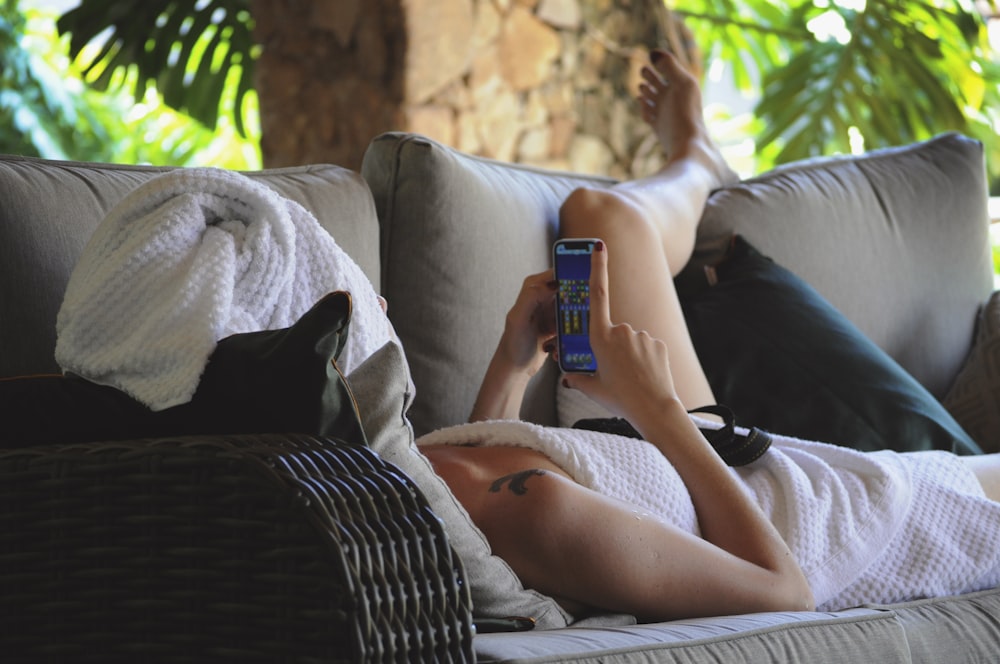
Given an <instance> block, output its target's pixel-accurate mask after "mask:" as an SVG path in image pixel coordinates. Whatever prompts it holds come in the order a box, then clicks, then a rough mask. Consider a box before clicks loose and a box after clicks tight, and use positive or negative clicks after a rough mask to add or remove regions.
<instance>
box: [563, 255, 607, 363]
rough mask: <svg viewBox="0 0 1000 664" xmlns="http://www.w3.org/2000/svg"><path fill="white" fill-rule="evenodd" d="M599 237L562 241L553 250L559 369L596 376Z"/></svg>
mask: <svg viewBox="0 0 1000 664" xmlns="http://www.w3.org/2000/svg"><path fill="white" fill-rule="evenodd" d="M596 242H597V239H596V238H587V239H573V240H558V241H557V242H556V243H555V245H553V247H552V264H553V265H554V266H555V271H556V281H557V282H558V283H559V287H558V292H557V294H556V334H557V336H558V342H559V368H560V369H562V370H563V371H565V372H574V371H576V372H582V373H594V372H595V371H597V359H596V358H595V357H594V351H593V350H592V349H591V348H590V255H591V254H592V253H593V252H594V244H595V243H596Z"/></svg>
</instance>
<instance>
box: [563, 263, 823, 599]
mask: <svg viewBox="0 0 1000 664" xmlns="http://www.w3.org/2000/svg"><path fill="white" fill-rule="evenodd" d="M607 278H608V277H607V250H606V248H604V247H603V246H602V247H601V250H600V251H595V252H594V256H593V259H592V276H591V287H590V304H591V318H590V320H591V327H590V337H591V346H592V347H593V349H594V353H595V355H596V356H597V362H598V370H597V373H596V374H595V375H593V376H585V375H568V376H566V377H565V382H566V384H567V385H568V386H569V387H573V388H576V389H580V390H581V391H583V392H585V393H586V394H588V395H589V396H590V397H591V398H593V399H595V400H596V401H598V402H599V403H602V404H603V405H604V406H606V407H607V408H609V409H611V410H612V411H613V412H616V413H618V414H619V415H621V416H623V417H625V418H626V419H627V420H629V422H631V424H632V425H633V426H634V427H635V428H636V429H637V430H638V431H639V432H640V433H642V435H643V437H644V438H645V439H646V440H648V441H649V442H651V443H652V444H653V445H655V446H656V447H657V448H658V449H659V450H660V451H661V452H662V453H663V455H664V456H666V457H667V459H669V460H670V462H671V464H673V466H674V467H675V468H676V469H677V472H678V473H679V474H680V476H681V478H682V479H683V480H684V482H685V485H686V486H687V488H688V491H689V493H690V495H691V499H692V501H693V503H694V507H695V511H696V513H697V515H698V521H699V526H700V529H701V535H702V537H703V538H704V539H705V540H706V541H707V542H708V543H710V544H712V545H714V546H715V547H718V549H721V551H722V552H724V553H725V554H728V556H732V557H734V558H735V560H734V561H732V564H727V565H722V567H725V570H723V569H719V570H717V571H718V572H719V573H722V572H723V571H725V572H726V573H727V574H737V575H738V576H737V578H734V579H732V581H733V582H734V583H736V582H737V579H738V580H739V584H742V588H741V590H740V592H741V593H744V594H746V593H749V594H750V595H751V596H753V597H757V598H759V599H760V601H761V606H769V605H772V603H773V602H774V601H777V603H778V604H781V605H784V606H787V607H789V608H791V607H797V608H800V609H805V608H809V607H810V606H811V604H812V601H813V600H812V594H811V591H810V589H809V586H808V583H807V581H806V579H805V577H804V575H803V574H802V571H801V569H800V568H799V566H798V563H797V562H796V561H795V560H794V558H793V557H792V555H791V552H790V551H789V549H788V547H787V546H786V544H785V542H784V541H783V540H782V539H781V536H780V535H779V534H778V532H777V531H776V530H775V528H774V527H773V525H772V524H771V523H770V522H769V521H768V520H767V518H766V517H765V516H764V514H763V512H762V511H761V510H760V508H759V507H758V506H757V505H756V504H754V503H753V502H752V501H751V500H750V497H749V496H748V494H747V493H746V491H745V490H744V488H743V486H742V485H741V484H740V483H739V482H738V481H737V479H736V478H735V477H734V476H733V474H732V473H731V472H730V470H729V468H728V467H727V466H726V465H725V464H724V463H723V462H722V460H721V459H720V458H719V456H718V455H717V454H716V452H715V450H714V449H713V448H712V446H711V445H710V444H709V443H708V441H707V440H705V438H704V436H702V435H701V432H700V431H699V430H698V428H697V427H696V426H695V425H694V423H693V422H692V421H691V419H690V418H689V417H688V415H687V413H686V411H685V409H684V407H683V405H682V404H681V402H680V400H679V399H678V397H677V393H676V390H675V389H674V384H673V379H672V377H671V373H670V367H669V361H668V356H667V348H666V345H665V344H663V343H662V342H660V341H658V340H656V339H653V338H652V337H650V336H649V335H648V334H646V333H645V332H636V331H634V330H633V329H632V328H631V327H630V326H628V325H613V324H612V323H611V319H610V308H609V304H608V297H607V293H608V288H607ZM716 558H717V557H716ZM723 558H725V557H723ZM708 559H709V558H706V560H708ZM736 561H739V563H737V562H736ZM692 562H694V561H692ZM720 565H721V563H720ZM741 569H742V570H744V573H740V572H739V570H741ZM692 573H693V570H692Z"/></svg>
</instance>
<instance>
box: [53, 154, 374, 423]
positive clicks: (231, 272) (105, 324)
mask: <svg viewBox="0 0 1000 664" xmlns="http://www.w3.org/2000/svg"><path fill="white" fill-rule="evenodd" d="M333 290H346V291H349V292H350V293H351V295H352V300H353V314H352V320H351V333H350V335H349V338H348V342H347V346H346V348H345V350H344V353H343V354H342V355H341V362H340V363H341V366H342V368H343V369H344V370H345V372H349V371H350V369H351V368H352V367H353V366H357V365H358V364H360V363H361V362H362V361H363V360H364V359H365V358H367V357H368V356H369V355H370V354H371V353H372V352H373V351H374V350H375V349H377V348H379V347H380V346H382V345H383V344H384V343H385V342H386V341H387V340H388V339H390V338H391V327H390V326H389V324H388V320H387V319H386V317H385V315H384V314H383V312H382V310H381V308H380V306H379V304H378V300H377V298H376V294H375V291H374V289H373V288H372V285H371V282H370V281H369V280H368V278H367V277H366V276H365V274H364V273H363V272H362V270H361V269H360V268H359V267H358V265H357V264H356V263H355V262H354V261H353V260H352V259H351V258H350V257H349V256H348V255H347V254H346V253H345V252H344V251H343V250H342V249H341V248H340V247H339V246H338V245H337V243H336V242H335V241H334V239H333V238H332V237H331V236H330V235H329V233H327V232H326V231H325V230H324V229H323V228H322V227H321V226H320V225H319V222H317V221H316V219H315V217H313V216H312V214H310V213H309V212H308V211H307V210H306V209H305V208H303V207H302V206H301V205H299V204H298V203H295V202H294V201H291V200H288V199H286V198H284V197H282V196H280V195H279V194H278V193H277V192H275V191H274V190H272V189H271V188H269V187H267V186H266V185H264V184H262V183H259V182H257V181H254V180H252V179H250V178H248V177H246V176H244V175H241V174H239V173H235V172H233V171H227V170H221V169H177V170H174V171H169V172H167V173H165V174H164V175H160V176H157V177H155V178H153V179H151V180H149V181H148V182H146V183H145V184H143V185H141V186H139V187H138V188H137V189H136V190H135V191H133V192H132V193H131V194H129V195H128V196H127V197H126V198H125V199H123V200H122V201H121V202H120V203H119V204H118V205H117V206H115V207H114V209H112V210H111V211H110V212H109V214H108V216H107V217H106V218H105V219H104V220H103V221H102V222H101V224H100V225H99V226H98V228H97V230H96V231H95V232H94V235H93V236H92V237H91V238H90V241H89V242H88V244H87V246H86V247H85V248H84V251H83V255H82V256H81V258H80V261H79V263H78V264H77V266H76V267H75V269H74V270H73V273H72V275H71V276H70V281H69V285H68V287H67V290H66V294H65V298H64V300H63V303H62V307H61V309H60V311H59V315H58V318H57V322H56V331H57V337H58V338H57V343H56V361H57V362H58V363H59V365H60V366H61V367H62V368H63V370H64V371H67V372H73V373H76V374H79V375H81V376H83V377H84V378H87V379H89V380H91V381H94V382H97V383H100V384H103V385H110V386H113V387H116V388H118V389H121V390H123V391H125V392H127V393H128V394H130V395H131V396H132V397H134V398H136V399H137V400H139V401H141V402H143V403H145V404H146V405H148V406H149V407H150V408H151V409H153V410H162V409H164V408H169V407H171V406H175V405H178V404H182V403H186V402H188V401H190V399H191V397H192V396H193V395H194V392H195V389H196V388H197V386H198V381H199V379H200V377H201V374H202V372H203V370H204V368H205V365H206V363H207V361H208V358H209V356H210V355H211V354H212V351H213V350H214V349H215V345H216V343H217V342H218V341H219V340H220V339H222V338H224V337H226V336H229V335H231V334H236V333H243V332H253V331H257V330H269V329H278V328H283V327H288V326H290V325H292V324H293V323H294V322H295V321H296V320H297V319H298V318H299V317H300V316H301V315H302V314H303V313H305V312H306V311H307V310H308V309H309V308H310V307H311V306H312V305H313V304H315V303H316V302H317V301H318V300H319V299H320V298H321V297H322V296H323V295H325V294H326V293H328V292H330V291H333Z"/></svg>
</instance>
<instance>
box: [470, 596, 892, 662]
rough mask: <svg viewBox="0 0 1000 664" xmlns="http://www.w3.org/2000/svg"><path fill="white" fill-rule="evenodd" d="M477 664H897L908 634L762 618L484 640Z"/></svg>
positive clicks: (881, 618)
mask: <svg viewBox="0 0 1000 664" xmlns="http://www.w3.org/2000/svg"><path fill="white" fill-rule="evenodd" d="M474 646H475V650H476V660H477V661H478V662H524V663H527V662H576V663H580V662H592V663H594V664H597V663H598V662H600V663H602V664H609V663H612V664H614V663H622V664H624V663H626V662H650V663H651V662H684V663H688V664H700V663H702V662H705V663H708V662H810V664H812V663H814V662H816V663H820V664H822V663H823V662H829V663H831V664H832V663H834V662H881V663H884V664H888V663H889V662H899V663H900V664H904V663H906V664H908V663H909V662H910V661H911V660H910V653H909V648H908V647H907V644H906V637H905V634H904V631H903V629H902V628H901V627H900V625H899V624H898V623H897V622H896V620H895V617H894V616H893V614H892V613H891V612H887V611H871V610H867V609H852V610H850V611H844V612H840V613H806V612H802V613H760V614H753V615H745V616H725V617H718V618H704V619H695V620H678V621H673V622H665V623H657V624H647V625H633V626H628V627H616V628H615V629H612V630H608V629H594V628H584V627H571V628H569V629H561V630H556V631H549V632H530V633H527V634H517V635H511V634H485V635H481V636H477V637H476V639H475V641H474Z"/></svg>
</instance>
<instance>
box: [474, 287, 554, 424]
mask: <svg viewBox="0 0 1000 664" xmlns="http://www.w3.org/2000/svg"><path fill="white" fill-rule="evenodd" d="M555 295H556V282H555V280H554V274H553V271H552V270H546V271H545V272H540V273H538V274H533V275H531V276H529V277H527V278H526V279H525V280H524V284H523V285H522V286H521V292H520V293H519V294H518V296H517V300H515V302H514V306H513V307H511V309H510V311H509V312H508V313H507V320H506V323H505V325H504V331H503V336H501V337H500V343H499V344H498V345H497V349H496V351H495V352H494V353H493V359H492V360H490V364H489V367H488V368H487V370H486V374H485V376H484V377H483V382H482V385H481V386H480V388H479V395H478V396H477V397H476V403H475V405H474V406H473V408H472V413H471V414H470V415H469V421H470V422H477V421H480V420H516V419H518V417H519V416H520V411H521V402H522V401H523V400H524V391H525V389H527V387H528V381H530V380H531V377H532V376H534V375H535V374H536V373H537V372H538V370H539V369H540V368H541V367H542V364H543V363H544V362H545V358H546V356H547V354H548V353H549V352H551V350H552V348H553V344H554V341H553V337H554V334H555V308H554V307H555Z"/></svg>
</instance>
